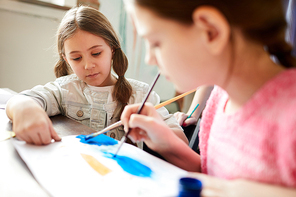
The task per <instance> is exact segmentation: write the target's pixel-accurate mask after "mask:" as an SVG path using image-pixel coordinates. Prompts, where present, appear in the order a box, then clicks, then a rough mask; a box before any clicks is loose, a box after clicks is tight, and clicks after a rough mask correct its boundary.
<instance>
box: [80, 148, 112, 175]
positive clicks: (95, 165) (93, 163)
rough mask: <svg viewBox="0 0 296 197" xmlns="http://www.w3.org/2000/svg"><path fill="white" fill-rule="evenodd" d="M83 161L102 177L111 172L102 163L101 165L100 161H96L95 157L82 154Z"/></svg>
mask: <svg viewBox="0 0 296 197" xmlns="http://www.w3.org/2000/svg"><path fill="white" fill-rule="evenodd" d="M80 154H81V156H82V157H83V159H84V160H85V161H86V162H87V163H88V164H89V165H90V166H91V167H92V168H93V169H94V170H95V171H97V172H98V173H99V174H100V175H102V176H104V175H106V174H108V173H109V172H111V170H110V169H109V168H107V167H106V166H104V165H103V164H102V163H100V162H99V161H98V160H96V159H95V158H94V157H93V156H91V155H86V154H82V153H80Z"/></svg>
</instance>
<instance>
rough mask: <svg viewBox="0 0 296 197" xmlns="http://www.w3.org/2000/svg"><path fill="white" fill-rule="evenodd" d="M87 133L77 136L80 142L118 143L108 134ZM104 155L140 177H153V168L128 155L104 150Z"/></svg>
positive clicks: (95, 143) (98, 144) (92, 143)
mask: <svg viewBox="0 0 296 197" xmlns="http://www.w3.org/2000/svg"><path fill="white" fill-rule="evenodd" d="M86 136H87V135H78V136H77V137H76V138H79V139H80V142H82V143H84V144H91V145H97V146H102V145H105V146H109V145H115V144H118V141H117V140H115V139H113V138H111V137H108V136H107V135H104V134H102V135H98V136H96V137H86ZM103 153H104V156H105V157H107V158H110V159H113V160H115V161H116V162H117V163H118V165H120V167H121V168H122V169H123V170H124V171H126V172H127V173H129V174H132V175H134V176H139V177H151V175H152V170H151V169H150V168H149V167H147V166H145V165H144V164H142V163H140V162H138V161H136V160H134V159H132V158H130V157H127V156H122V155H116V156H114V154H112V153H107V152H103Z"/></svg>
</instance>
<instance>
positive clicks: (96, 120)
mask: <svg viewBox="0 0 296 197" xmlns="http://www.w3.org/2000/svg"><path fill="white" fill-rule="evenodd" d="M57 47H58V52H59V60H58V62H57V64H56V66H55V74H56V77H57V79H56V80H55V81H53V82H49V83H47V84H45V85H44V86H41V85H39V86H36V87H34V88H32V89H31V90H26V91H23V92H21V95H18V96H16V97H14V98H12V99H11V100H10V101H9V102H8V104H7V115H8V117H9V118H11V119H12V120H13V131H14V132H15V133H16V136H17V138H19V139H21V140H24V141H26V142H27V143H32V144H37V145H41V144H48V143H50V142H51V139H54V140H60V138H59V136H58V135H57V134H56V132H55V131H54V129H53V127H52V124H51V121H50V119H49V118H48V116H54V115H57V114H63V115H65V116H67V117H69V118H71V119H74V120H76V121H78V122H81V123H82V124H85V125H87V126H89V127H91V128H93V129H95V130H97V131H100V130H102V129H103V128H105V127H106V126H108V125H110V124H112V123H114V122H116V121H118V120H119V118H120V115H121V113H122V110H123V108H124V107H125V106H126V105H127V104H130V103H140V102H142V100H143V99H144V97H145V95H146V93H147V92H148V89H149V86H148V85H147V84H145V83H143V82H140V81H136V80H133V79H126V78H125V77H124V75H125V72H126V70H127V68H128V60H127V57H126V56H125V54H124V53H123V51H122V50H121V48H120V42H119V39H118V37H117V35H116V33H115V31H114V30H113V28H112V26H111V24H110V22H109V21H108V19H107V18H106V17H105V16H104V15H103V14H102V13H100V12H99V11H98V10H96V9H94V8H91V7H87V6H79V7H75V8H72V9H70V10H69V11H68V12H67V13H66V15H65V16H64V18H63V20H62V21H61V23H60V26H59V28H58V32H57ZM112 69H113V71H114V72H115V74H116V75H117V76H116V75H114V74H113V73H112ZM148 102H151V103H153V104H154V105H155V104H158V103H159V102H160V99H159V96H158V95H157V94H156V93H155V92H152V94H151V95H150V97H149V99H148ZM158 112H159V114H160V115H161V117H162V118H163V119H164V120H165V121H166V123H167V124H168V125H170V127H171V128H172V129H173V130H174V131H175V132H176V134H177V135H178V136H180V137H181V138H182V139H183V140H184V141H185V142H186V143H188V141H187V138H186V136H185V135H184V133H183V130H182V128H181V127H180V126H179V125H178V123H177V121H176V119H175V118H174V117H173V115H171V114H169V113H168V111H167V110H166V109H165V108H164V107H162V108H160V109H159V110H158ZM107 135H108V136H110V137H113V138H115V139H117V140H120V139H121V138H122V136H123V135H124V131H123V129H120V128H118V129H114V130H112V131H110V132H108V133H107ZM138 145H139V146H141V145H142V143H139V144H138Z"/></svg>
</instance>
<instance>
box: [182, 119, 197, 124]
mask: <svg viewBox="0 0 296 197" xmlns="http://www.w3.org/2000/svg"><path fill="white" fill-rule="evenodd" d="M196 123H197V120H196V119H195V118H188V119H186V120H185V121H184V124H185V125H186V126H188V125H194V124H196Z"/></svg>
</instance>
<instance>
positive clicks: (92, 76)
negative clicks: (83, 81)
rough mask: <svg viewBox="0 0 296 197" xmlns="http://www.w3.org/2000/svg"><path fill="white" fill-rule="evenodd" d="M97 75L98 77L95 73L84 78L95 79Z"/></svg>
mask: <svg viewBox="0 0 296 197" xmlns="http://www.w3.org/2000/svg"><path fill="white" fill-rule="evenodd" d="M98 75H99V73H95V74H91V75H87V76H86V77H89V78H94V77H96V76H98Z"/></svg>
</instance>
